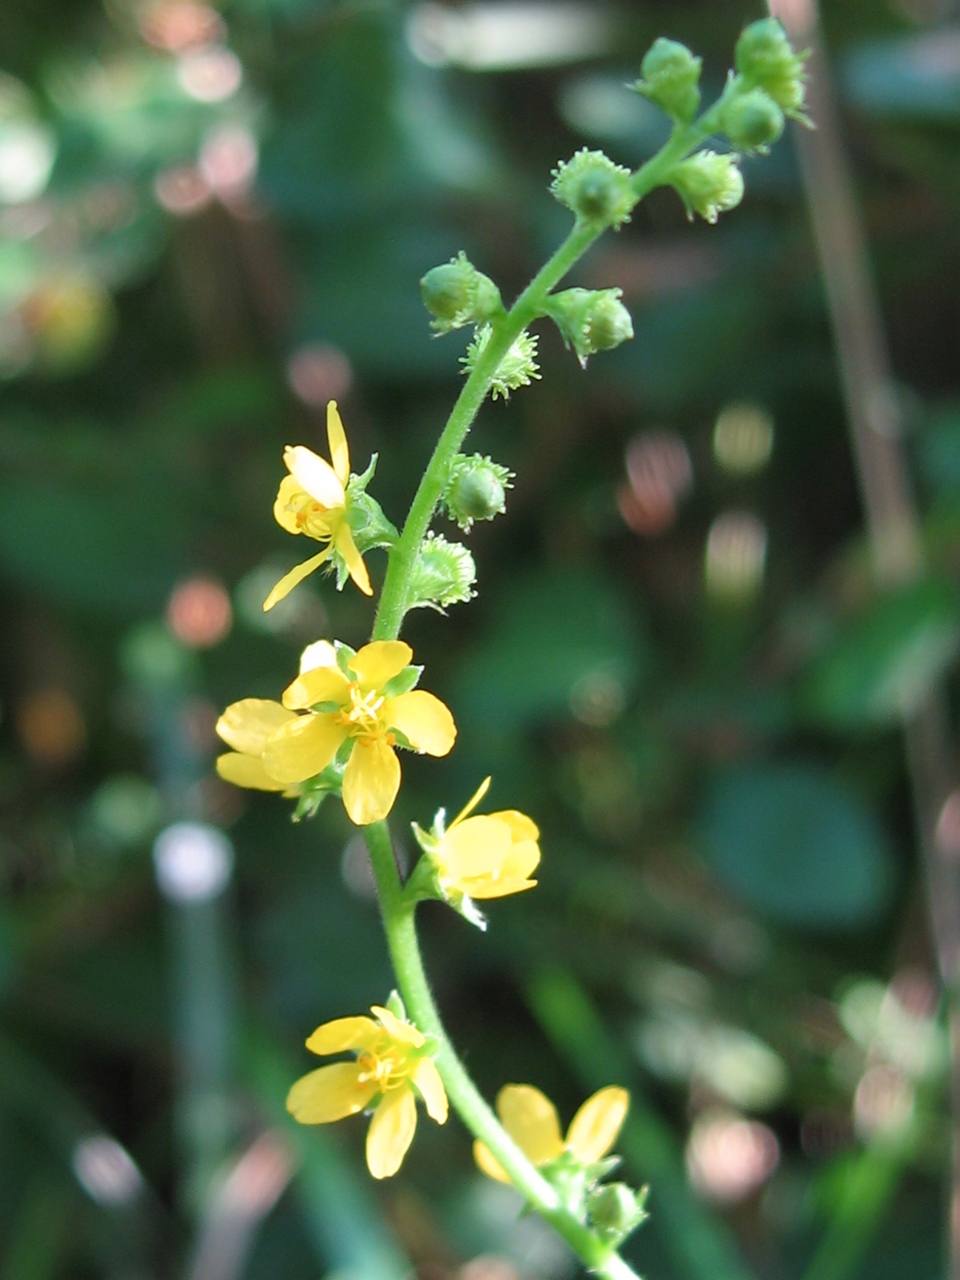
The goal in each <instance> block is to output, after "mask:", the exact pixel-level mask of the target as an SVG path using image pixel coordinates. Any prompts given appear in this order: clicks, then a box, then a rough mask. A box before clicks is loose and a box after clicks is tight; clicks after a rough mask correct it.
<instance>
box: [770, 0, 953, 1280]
mask: <svg viewBox="0 0 960 1280" xmlns="http://www.w3.org/2000/svg"><path fill="white" fill-rule="evenodd" d="M769 6H770V11H771V13H773V14H774V16H776V17H778V18H779V19H780V20H781V21H782V22H783V24H784V26H785V27H786V29H787V32H788V34H789V35H790V36H791V38H792V40H793V42H794V44H795V45H797V46H800V47H807V48H811V49H812V50H813V53H812V56H811V58H810V63H809V67H810V83H809V94H808V102H809V113H810V115H811V117H812V119H813V120H814V121H815V122H816V129H815V130H806V129H802V128H798V129H796V131H795V139H796V143H797V148H798V151H799V154H800V163H801V167H802V171H803V179H804V186H805V190H806V198H807V203H808V206H809V209H810V216H811V220H812V223H813V230H814V235H815V237H816V242H817V249H818V252H819V255H820V262H821V267H822V270H823V278H824V285H825V288H826V293H827V300H828V304H829V308H830V315H831V319H832V322H833V329H834V338H835V341H836V349H837V359H838V363H839V367H840V376H841V381H842V384H843V393H844V399H845V401H846V408H847V416H848V420H849V424H850V432H851V438H852V445H853V452H854V458H855V461H856V466H857V473H858V477H859V481H860V491H861V496H862V499H863V506H864V515H865V518H866V523H867V528H868V530H869V534H870V547H871V552H872V560H873V568H874V576H875V578H876V581H877V583H878V585H879V586H881V587H896V586H897V585H899V584H902V583H905V582H909V581H910V580H911V579H914V578H916V577H918V576H919V575H920V574H921V573H922V572H923V568H924V563H923V550H922V545H921V537H920V524H919V520H918V517H917V512H916V508H915V505H914V502H913V498H912V494H911V490H910V481H909V473H908V468H907V464H906V459H905V456H904V451H903V447H902V444H901V433H902V423H901V420H900V413H899V409H898V405H897V398H896V396H895V394H894V392H893V386H892V380H891V376H890V359H889V353H888V350H887V344H886V339H885V336H884V330H883V320H882V316H881V312H880V306H879V303H878V300H877V296H876V292H875V289H874V284H873V279H872V275H871V271H870V266H869V259H868V254H867V247H866V240H865V236H864V233H863V226H862V223H861V220H860V216H859V212H858V209H857V204H856V198H855V195H854V191H853V183H852V179H851V174H850V167H849V164H848V162H847V158H846V155H845V153H844V147H843V141H842V138H841V134H840V129H839V126H838V116H837V110H836V106H835V102H834V97H833V93H832V91H831V83H830V75H829V68H828V65H827V62H826V58H825V56H824V51H823V46H822V41H821V39H820V33H819V23H818V15H817V6H816V0H769ZM904 731H905V736H906V748H907V763H908V767H909V772H910V780H911V785H912V789H913V799H914V808H915V812H916V820H917V827H918V832H919V837H920V847H921V853H922V857H923V867H924V874H925V878H926V886H927V900H928V910H929V918H930V927H931V933H932V936H933V944H934V949H935V951H936V958H937V965H938V968H939V970H940V975H941V978H942V980H943V982H944V985H945V987H946V989H947V992H948V994H949V995H950V996H951V997H953V996H954V992H955V989H956V987H957V984H958V982H960V793H957V792H954V790H953V788H955V786H956V781H957V780H956V776H955V769H954V765H953V753H952V749H951V741H950V723H949V704H948V701H947V695H946V690H945V688H944V687H943V686H942V685H940V684H937V685H934V686H933V687H932V688H931V689H930V690H929V692H928V694H927V697H926V699H925V701H924V703H923V704H922V705H921V706H920V707H919V708H918V709H917V710H915V711H914V712H912V714H910V715H909V716H908V717H907V718H906V719H905V722H904ZM951 1004H952V1006H953V1008H952V1010H951V1018H950V1023H951V1041H952V1060H953V1071H952V1104H953V1183H952V1194H951V1220H950V1270H949V1275H950V1276H951V1278H952V1280H960V1014H958V1011H957V1008H956V999H955V998H953V999H952V1000H951Z"/></svg>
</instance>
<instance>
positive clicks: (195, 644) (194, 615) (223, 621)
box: [166, 578, 233, 649]
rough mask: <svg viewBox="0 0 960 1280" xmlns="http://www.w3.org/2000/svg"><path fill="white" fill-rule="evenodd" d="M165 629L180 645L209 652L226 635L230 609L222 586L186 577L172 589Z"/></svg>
mask: <svg viewBox="0 0 960 1280" xmlns="http://www.w3.org/2000/svg"><path fill="white" fill-rule="evenodd" d="M166 621H167V626H168V627H169V629H170V632H171V634H172V635H174V636H175V637H176V638H177V639H178V640H179V641H180V643H181V644H185V645H187V646H189V648H191V649H212V648H213V646H214V645H216V644H219V643H220V641H221V640H225V639H226V637H227V636H228V635H229V634H230V627H231V625H232V623H233V610H232V608H231V607H230V596H229V595H228V594H227V589H226V587H224V586H223V584H222V583H220V582H217V581H216V580H215V579H213V578H189V579H188V580H187V581H186V582H181V583H180V585H179V586H177V587H176V588H174V591H173V594H172V595H171V597H170V601H169V603H168V605H167V613H166Z"/></svg>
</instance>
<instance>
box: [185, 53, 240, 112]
mask: <svg viewBox="0 0 960 1280" xmlns="http://www.w3.org/2000/svg"><path fill="white" fill-rule="evenodd" d="M177 80H178V82H179V84H180V88H181V89H182V90H183V91H184V93H185V94H186V95H187V96H188V97H190V98H193V99H195V100H196V101H197V102H226V100H227V98H232V97H233V95H234V94H235V93H236V92H237V90H238V89H239V88H240V85H241V84H242V83H243V66H242V64H241V62H240V59H239V58H238V57H237V55H236V54H235V53H233V52H232V51H231V50H230V49H224V48H223V46H222V45H210V46H206V47H204V48H200V49H194V50H191V51H190V52H188V53H185V54H183V55H182V57H180V58H178V60H177Z"/></svg>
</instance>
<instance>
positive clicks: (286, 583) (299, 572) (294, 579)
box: [263, 546, 332, 613]
mask: <svg viewBox="0 0 960 1280" xmlns="http://www.w3.org/2000/svg"><path fill="white" fill-rule="evenodd" d="M331 550H332V548H331V547H329V546H327V547H324V549H323V550H322V551H321V552H319V553H318V554H317V555H315V556H311V557H310V559H309V560H304V561H303V562H302V563H301V564H297V565H294V566H293V568H292V569H291V570H290V572H289V573H285V574H284V575H283V577H282V578H281V579H280V581H279V582H278V583H277V585H276V586H275V587H274V588H273V590H272V591H271V592H270V594H269V595H268V596H267V598H266V600H264V602H263V612H264V613H268V612H269V611H270V610H271V609H272V608H273V606H274V605H275V604H279V603H280V601H281V600H284V599H286V597H287V596H288V595H289V594H290V592H291V591H292V590H293V588H294V587H297V586H299V585H300V583H301V582H302V581H303V580H304V578H309V576H310V574H311V573H313V571H314V569H319V568H320V566H321V565H322V564H323V562H324V560H326V559H327V558H328V557H329V555H330V552H331Z"/></svg>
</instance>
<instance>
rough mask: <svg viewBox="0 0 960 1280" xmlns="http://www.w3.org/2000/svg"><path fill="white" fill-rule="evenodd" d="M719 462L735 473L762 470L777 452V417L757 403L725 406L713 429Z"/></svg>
mask: <svg viewBox="0 0 960 1280" xmlns="http://www.w3.org/2000/svg"><path fill="white" fill-rule="evenodd" d="M713 452H714V455H715V456H716V459H717V462H718V463H719V464H720V466H721V467H722V468H723V469H724V471H729V472H730V473H731V475H735V476H749V475H753V474H754V473H755V472H757V471H761V470H762V469H763V468H764V467H765V466H766V465H767V463H768V462H769V461H770V454H771V453H772V452H773V419H772V418H771V417H770V414H769V413H767V411H766V409H764V408H763V407H762V406H760V405H757V404H731V405H727V407H726V408H725V409H723V410H721V412H720V414H719V416H718V417H717V421H716V425H715V426H714V429H713Z"/></svg>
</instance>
